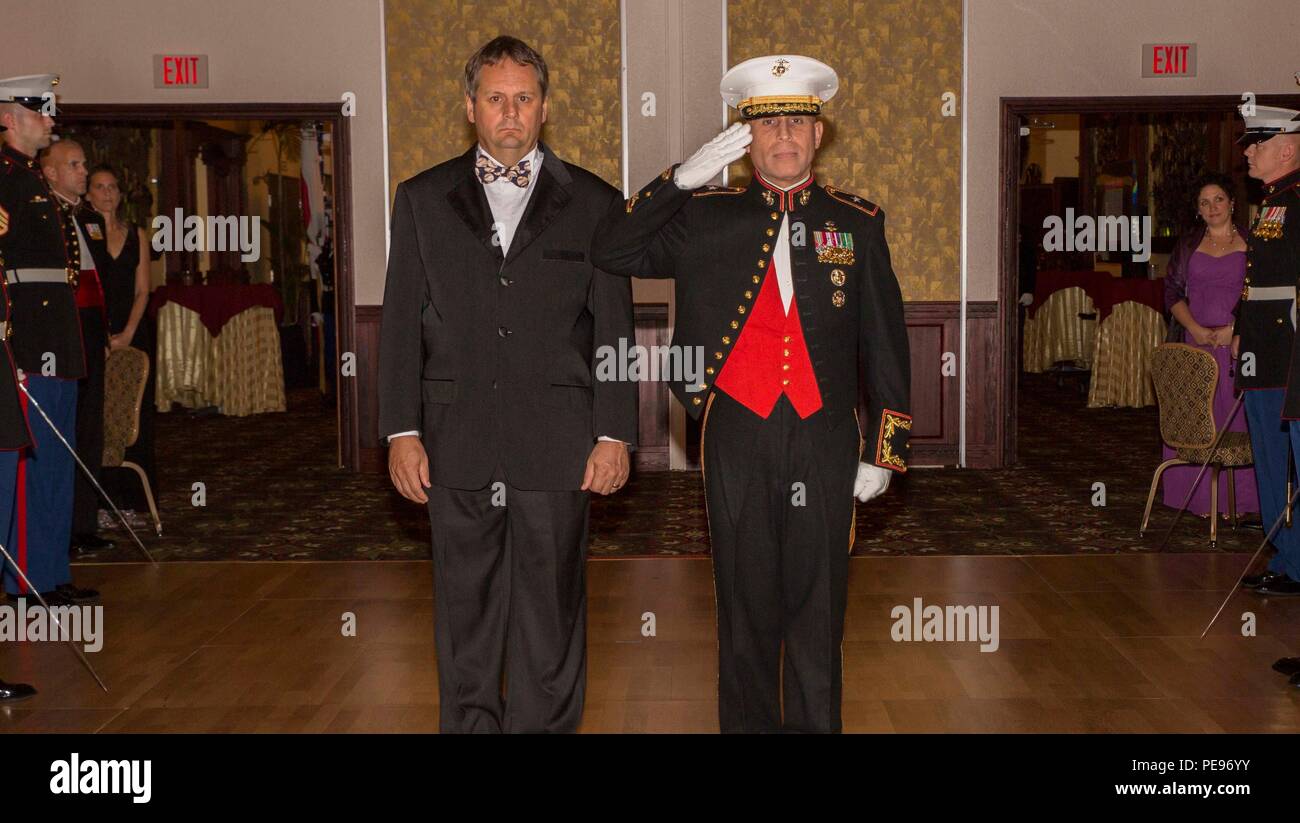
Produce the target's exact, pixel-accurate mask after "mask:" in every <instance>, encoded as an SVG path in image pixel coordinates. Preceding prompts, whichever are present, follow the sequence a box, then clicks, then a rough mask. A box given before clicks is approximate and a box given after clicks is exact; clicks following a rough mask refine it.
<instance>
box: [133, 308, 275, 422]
mask: <svg viewBox="0 0 1300 823" xmlns="http://www.w3.org/2000/svg"><path fill="white" fill-rule="evenodd" d="M149 312H150V314H151V315H153V316H155V317H156V318H157V322H158V363H157V368H156V373H157V378H156V382H157V405H158V410H159V411H167V410H168V409H170V408H171V404H172V403H173V402H175V403H180V404H181V405H182V406H185V407H187V408H195V409H197V408H206V407H209V406H216V407H217V408H219V409H220V410H221V413H222V414H228V415H232V416H236V417H242V416H245V415H249V414H258V413H260V412H270V411H284V410H285V399H284V365H283V363H282V362H281V360H280V334H279V321H280V319H281V318H282V317H283V316H284V304H283V302H282V301H281V300H280V295H279V293H278V292H277V291H276V290H275V288H274V287H273V286H270V285H267V284H256V285H244V284H237V283H229V284H213V285H206V286H183V285H166V286H162V287H161V288H159V289H157V290H155V291H154V293H153V295H152V296H151V297H150V299H149Z"/></svg>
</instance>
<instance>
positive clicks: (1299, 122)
mask: <svg viewBox="0 0 1300 823" xmlns="http://www.w3.org/2000/svg"><path fill="white" fill-rule="evenodd" d="M1237 110H1238V111H1241V107H1238V109H1237ZM1241 119H1242V120H1245V121H1246V133H1245V134H1243V135H1242V136H1241V137H1238V138H1237V145H1238V146H1249V145H1250V144H1251V143H1262V142H1264V141H1265V140H1268V139H1269V138H1271V137H1272V136H1273V135H1275V134H1296V133H1297V132H1300V111H1296V110H1295V109H1280V108H1277V107H1276V106H1256V107H1255V113H1254V114H1253V115H1251V116H1249V117H1247V116H1246V115H1245V114H1242V115H1241Z"/></svg>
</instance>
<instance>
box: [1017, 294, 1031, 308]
mask: <svg viewBox="0 0 1300 823" xmlns="http://www.w3.org/2000/svg"><path fill="white" fill-rule="evenodd" d="M1033 302H1034V296H1033V295H1032V294H1030V293H1029V292H1025V293H1024V294H1022V295H1020V305H1022V306H1028V305H1029V304H1030V303H1033Z"/></svg>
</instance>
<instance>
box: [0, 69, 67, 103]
mask: <svg viewBox="0 0 1300 823" xmlns="http://www.w3.org/2000/svg"><path fill="white" fill-rule="evenodd" d="M57 85H59V76H58V75H57V74H26V75H23V76H22V77H8V78H5V79H4V80H0V103H17V104H18V105H20V106H23V107H24V108H28V109H31V110H32V111H40V110H41V108H42V107H43V106H44V105H45V103H46V101H47V99H48V98H47V97H46V95H47V94H53V93H54V87H55V86H57Z"/></svg>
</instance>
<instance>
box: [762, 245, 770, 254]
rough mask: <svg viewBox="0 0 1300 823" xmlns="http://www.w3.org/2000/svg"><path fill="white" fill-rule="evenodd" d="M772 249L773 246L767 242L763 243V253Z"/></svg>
mask: <svg viewBox="0 0 1300 823" xmlns="http://www.w3.org/2000/svg"><path fill="white" fill-rule="evenodd" d="M771 250H772V247H771V246H769V245H768V244H766V243H764V244H763V253H764V254H767V253H768V252H770V251H771Z"/></svg>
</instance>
